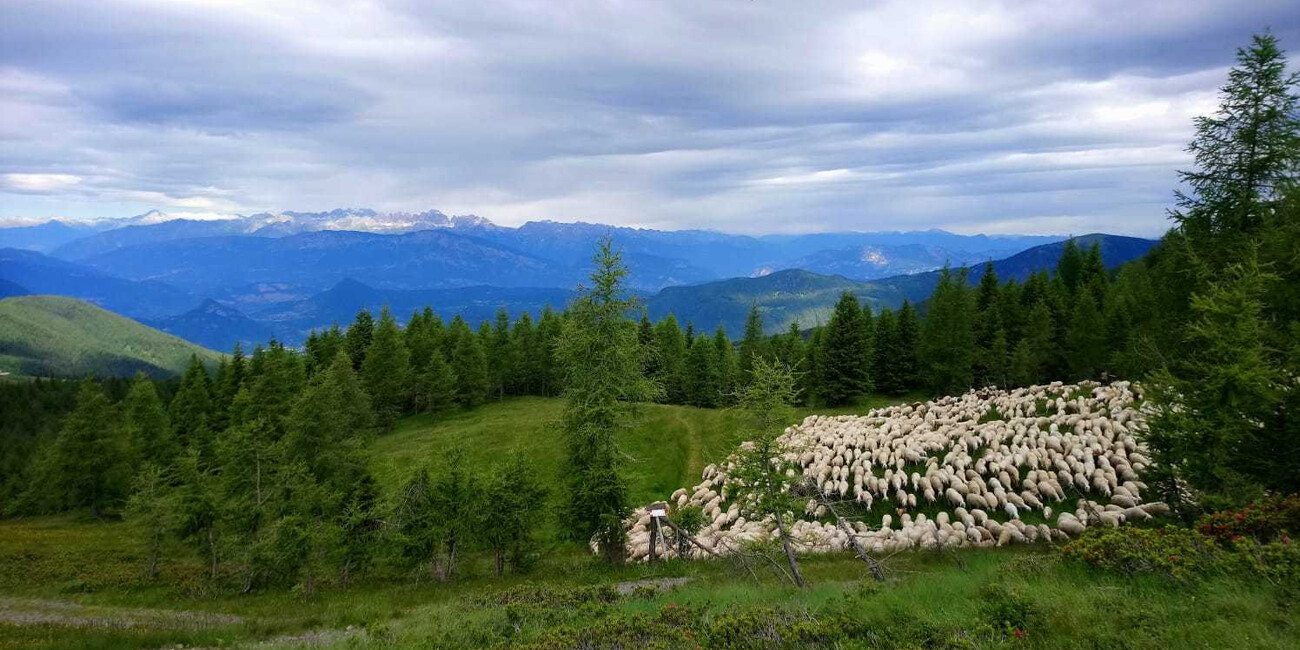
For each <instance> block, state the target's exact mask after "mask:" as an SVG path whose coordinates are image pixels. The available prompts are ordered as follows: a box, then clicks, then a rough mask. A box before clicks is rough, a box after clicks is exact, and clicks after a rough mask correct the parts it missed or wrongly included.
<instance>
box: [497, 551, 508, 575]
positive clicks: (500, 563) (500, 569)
mask: <svg viewBox="0 0 1300 650" xmlns="http://www.w3.org/2000/svg"><path fill="white" fill-rule="evenodd" d="M505 555H506V550H505V547H497V549H496V556H497V577H498V578H500V577H501V576H502V575H503V574H505V569H506V557H505Z"/></svg>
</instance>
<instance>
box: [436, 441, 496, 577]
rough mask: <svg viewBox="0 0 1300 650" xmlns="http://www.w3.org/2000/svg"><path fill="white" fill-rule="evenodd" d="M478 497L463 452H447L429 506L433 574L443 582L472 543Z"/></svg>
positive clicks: (478, 506) (476, 485)
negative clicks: (465, 548)
mask: <svg viewBox="0 0 1300 650" xmlns="http://www.w3.org/2000/svg"><path fill="white" fill-rule="evenodd" d="M482 494H483V493H482V491H481V490H480V489H479V485H478V480H477V479H476V478H475V477H474V476H473V475H472V474H470V473H469V468H468V466H467V463H466V462H465V450H464V449H463V448H461V447H459V446H453V447H451V448H449V449H448V450H447V454H446V456H445V459H444V462H443V465H442V467H441V468H440V472H439V473H438V478H437V479H436V480H435V481H434V483H433V502H432V504H431V508H432V515H433V516H432V522H433V542H434V549H433V565H434V573H435V574H436V575H437V576H438V578H439V579H440V580H442V581H443V582H447V581H449V580H451V579H452V577H453V576H455V575H456V560H457V558H458V556H459V554H460V551H461V549H462V548H463V547H465V546H468V545H469V544H470V543H472V542H473V541H474V538H475V533H476V532H477V529H476V527H475V524H476V523H477V521H476V518H477V516H478V513H479V511H480V510H481V509H482V508H481V506H480V505H479V504H480V499H481V498H482ZM489 507H490V506H489Z"/></svg>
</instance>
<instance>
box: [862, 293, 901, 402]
mask: <svg viewBox="0 0 1300 650" xmlns="http://www.w3.org/2000/svg"><path fill="white" fill-rule="evenodd" d="M898 357H899V349H898V323H897V320H896V319H895V317H894V312H893V311H892V310H890V309H888V308H886V309H882V310H880V315H879V316H877V317H876V341H875V345H873V346H872V348H871V376H872V378H873V379H874V380H875V384H876V390H878V391H880V392H882V393H885V394H887V395H898V394H901V393H903V392H904V391H906V390H907V389H906V387H905V386H904V385H903V377H902V375H901V373H899V368H898Z"/></svg>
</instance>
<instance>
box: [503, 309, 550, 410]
mask: <svg viewBox="0 0 1300 650" xmlns="http://www.w3.org/2000/svg"><path fill="white" fill-rule="evenodd" d="M510 346H511V348H512V349H513V350H514V352H515V356H514V372H513V373H512V374H511V378H510V382H509V385H508V386H507V387H506V389H507V390H508V391H509V392H511V393H513V394H515V395H540V394H541V375H542V372H541V367H540V364H541V363H542V359H541V358H540V354H539V351H538V350H537V328H535V327H533V317H532V315H530V314H529V313H528V312H526V311H525V312H523V313H521V314H519V318H517V319H515V325H514V327H513V328H511V330H510Z"/></svg>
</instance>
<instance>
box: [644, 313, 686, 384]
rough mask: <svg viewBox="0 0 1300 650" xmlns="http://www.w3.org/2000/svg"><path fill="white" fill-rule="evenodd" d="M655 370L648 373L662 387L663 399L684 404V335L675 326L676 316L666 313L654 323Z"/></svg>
mask: <svg viewBox="0 0 1300 650" xmlns="http://www.w3.org/2000/svg"><path fill="white" fill-rule="evenodd" d="M655 352H656V353H657V355H658V359H657V364H656V369H655V372H652V373H650V377H651V379H654V380H655V382H656V383H658V384H659V385H660V386H661V387H663V399H664V401H666V402H668V403H669V404H686V403H687V396H686V393H687V388H686V384H687V382H686V337H685V336H684V335H683V334H682V330H681V328H680V327H678V326H677V317H676V316H674V315H672V314H668V315H667V316H666V317H664V318H663V319H662V320H660V321H659V322H658V323H656V324H655Z"/></svg>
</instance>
